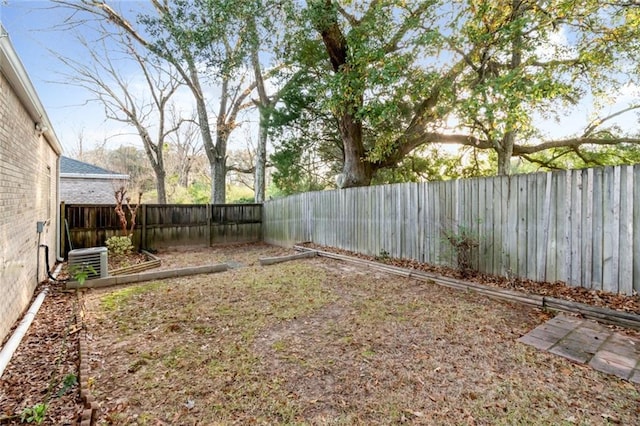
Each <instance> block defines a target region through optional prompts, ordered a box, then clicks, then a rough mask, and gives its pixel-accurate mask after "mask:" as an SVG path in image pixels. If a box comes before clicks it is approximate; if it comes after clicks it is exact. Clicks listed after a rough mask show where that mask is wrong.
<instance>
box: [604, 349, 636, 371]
mask: <svg viewBox="0 0 640 426" xmlns="http://www.w3.org/2000/svg"><path fill="white" fill-rule="evenodd" d="M595 358H601V359H602V360H604V361H606V362H610V363H614V364H620V365H622V366H625V367H628V368H629V369H633V368H634V367H635V366H636V364H637V362H638V360H637V359H636V358H631V357H627V356H624V355H621V354H617V353H614V352H609V351H606V350H601V351H598V352H597V353H596V354H595Z"/></svg>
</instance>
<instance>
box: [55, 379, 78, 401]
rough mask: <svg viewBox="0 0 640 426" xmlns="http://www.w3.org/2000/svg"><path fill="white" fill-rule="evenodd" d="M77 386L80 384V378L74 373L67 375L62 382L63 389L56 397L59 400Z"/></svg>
mask: <svg viewBox="0 0 640 426" xmlns="http://www.w3.org/2000/svg"><path fill="white" fill-rule="evenodd" d="M77 384H78V377H77V376H76V375H75V374H73V373H69V374H67V375H66V376H64V379H63V380H62V388H61V389H60V390H59V391H58V393H57V394H56V396H57V397H58V398H59V397H61V396H62V395H64V394H66V393H67V392H68V391H69V390H70V389H71V388H73V387H74V386H75V385H77Z"/></svg>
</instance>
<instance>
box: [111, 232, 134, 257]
mask: <svg viewBox="0 0 640 426" xmlns="http://www.w3.org/2000/svg"><path fill="white" fill-rule="evenodd" d="M106 245H107V249H108V250H109V254H111V255H115V256H122V255H126V254H131V252H132V251H133V243H132V242H131V237H129V236H127V237H118V236H113V237H110V238H109V239H108V240H107V241H106Z"/></svg>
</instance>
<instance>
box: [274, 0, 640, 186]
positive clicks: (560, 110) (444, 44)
mask: <svg viewBox="0 0 640 426" xmlns="http://www.w3.org/2000/svg"><path fill="white" fill-rule="evenodd" d="M299 7H300V10H298V11H297V12H298V15H297V16H298V17H299V18H298V20H297V21H296V22H297V27H296V28H295V29H293V30H291V31H290V32H289V33H288V47H289V49H288V54H289V56H288V58H289V61H290V63H292V64H294V65H295V66H298V67H299V68H300V69H304V70H306V72H307V73H308V74H309V76H311V78H310V79H309V80H301V81H300V83H301V84H300V85H299V86H298V90H299V92H300V93H304V94H306V95H307V96H306V97H305V98H304V99H302V102H300V99H297V100H288V101H289V102H287V100H286V99H285V100H284V102H282V103H281V104H280V107H281V108H283V109H284V110H285V111H286V113H287V114H288V115H287V116H288V117H290V118H291V120H290V121H289V122H286V123H277V122H275V121H274V122H273V124H274V125H280V126H282V125H284V126H297V125H299V124H300V123H303V122H309V121H313V122H314V124H315V126H316V127H315V128H314V129H313V131H311V132H307V133H308V134H307V135H305V136H304V137H300V135H299V134H295V135H293V136H290V137H289V142H288V143H286V144H285V143H283V142H281V144H282V146H284V147H286V151H287V152H288V155H286V156H285V158H286V159H288V162H276V167H278V168H280V167H285V168H284V169H281V170H280V169H279V173H280V174H281V175H285V174H286V173H287V172H290V171H291V170H292V169H291V168H292V167H296V164H298V166H300V164H299V163H297V162H296V159H297V158H302V157H301V156H296V155H293V154H295V153H296V152H305V153H307V151H308V150H309V149H313V148H314V147H315V149H320V148H321V147H323V146H325V143H324V141H325V140H326V138H323V137H322V136H323V135H324V134H326V130H325V129H331V130H333V131H336V133H337V135H338V145H339V150H338V152H339V154H340V156H339V157H336V158H335V163H333V164H332V167H330V168H328V169H329V170H335V169H336V168H339V169H340V171H341V174H340V175H339V179H338V180H339V182H338V183H339V184H340V186H344V187H348V186H358V185H367V184H369V183H371V182H388V181H397V180H413V179H417V178H425V177H426V178H433V177H439V176H437V173H438V171H443V172H446V173H449V174H450V175H451V176H467V175H471V174H473V175H483V174H487V173H499V174H507V173H510V172H511V171H512V170H511V166H510V164H511V161H510V160H511V158H512V157H514V156H517V157H522V158H524V159H526V160H528V161H531V162H533V164H537V165H538V166H541V167H542V166H546V167H551V168H553V167H557V165H558V163H560V162H562V161H565V160H563V159H559V160H557V161H555V162H550V163H548V164H545V161H546V159H547V158H551V159H553V158H554V156H556V155H558V154H559V153H563V155H564V156H565V159H566V164H567V165H570V164H580V163H582V164H598V163H602V164H609V163H610V162H611V161H613V162H616V161H618V160H620V161H627V160H630V159H632V158H633V155H631V154H630V153H629V151H628V148H625V146H624V145H620V144H621V143H622V144H625V143H626V144H627V145H630V146H634V144H637V143H638V142H640V139H638V138H637V136H635V135H633V134H629V133H628V132H626V133H625V132H624V131H619V130H620V129H615V128H613V127H605V126H606V124H607V123H608V122H613V121H611V120H612V119H613V118H615V117H618V115H619V112H618V111H614V112H613V113H612V114H610V115H608V116H600V117H596V116H595V115H594V119H593V122H592V123H591V125H589V126H588V127H587V128H586V129H584V132H582V133H580V134H576V135H569V136H567V137H565V138H562V139H550V138H549V136H548V135H547V134H546V132H545V131H544V129H541V128H538V127H537V124H538V123H539V121H540V118H545V119H556V120H562V119H563V118H564V116H565V115H566V113H567V112H569V111H571V110H572V108H574V107H575V106H576V105H578V104H579V103H580V102H582V103H585V102H586V103H589V102H592V103H593V104H594V106H593V110H595V111H598V110H599V109H598V108H599V107H601V106H602V105H604V104H605V103H606V100H608V99H611V97H610V96H608V95H609V94H614V93H618V92H619V90H621V88H623V87H624V84H628V83H629V82H633V81H637V77H638V76H639V74H638V60H637V58H635V57H634V56H633V54H630V52H637V51H638V47H639V46H638V40H640V37H638V28H639V27H638V9H639V7H638V6H637V5H634V4H629V3H627V4H623V3H619V2H607V3H603V2H602V1H597V0H589V1H586V2H577V1H575V0H552V1H548V2H536V1H529V0H499V1H489V0H468V1H465V2H456V3H455V4H451V3H449V2H438V1H385V2H378V1H349V2H337V1H330V0H315V1H309V2H307V5H306V6H299ZM634 79H635V80H634ZM639 106H640V105H631V106H629V107H628V108H626V109H625V111H624V112H626V113H628V112H629V111H631V110H633V109H635V108H638V107H639ZM302 110H304V112H301V111H302ZM620 112H622V111H620ZM313 117H315V118H313ZM452 130H453V132H452ZM283 135H284V138H285V139H286V138H287V137H288V136H287V133H286V132H281V134H280V136H279V137H278V139H279V140H280V141H282V140H283ZM311 138H315V139H316V140H315V141H312V140H311ZM296 143H298V144H300V149H299V150H298V151H296V150H295V149H293V148H294V146H295V144H296ZM438 144H460V145H462V146H465V147H468V150H467V151H466V153H464V154H463V156H465V158H466V160H462V161H459V162H460V164H459V165H458V166H454V165H452V167H447V166H443V163H444V164H447V162H448V161H447V160H446V159H445V158H444V157H443V156H438V155H436V154H434V153H438V152H440V151H441V150H439V149H437V146H438ZM425 146H431V147H433V148H429V149H426V148H424V147H425ZM481 151H488V152H489V155H487V154H482V153H481ZM614 151H619V152H620V155H617V154H613V152H614ZM625 151H626V152H625ZM632 151H633V150H632ZM561 157H562V156H561ZM321 158H323V157H321ZM623 159H627V160H623ZM323 160H325V161H330V158H328V157H324V158H323ZM578 160H580V161H578ZM455 161H456V160H455V157H454V158H453V159H450V161H449V162H455ZM429 163H432V164H429ZM336 165H337V167H336ZM440 176H442V175H440Z"/></svg>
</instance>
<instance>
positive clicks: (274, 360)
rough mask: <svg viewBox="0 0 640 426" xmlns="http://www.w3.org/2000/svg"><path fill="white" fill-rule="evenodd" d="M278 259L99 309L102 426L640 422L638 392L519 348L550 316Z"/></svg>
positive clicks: (105, 298) (252, 257) (131, 293)
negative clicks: (276, 261)
mask: <svg viewBox="0 0 640 426" xmlns="http://www.w3.org/2000/svg"><path fill="white" fill-rule="evenodd" d="M263 249H265V250H264V251H262V250H261V249H259V248H257V247H245V248H244V249H240V250H235V249H231V250H230V251H227V249H225V250H222V251H221V252H219V254H216V255H214V254H212V253H209V254H207V255H206V257H207V259H209V258H210V257H209V256H211V257H215V256H218V255H219V256H221V257H223V258H231V259H236V260H238V261H239V262H243V263H245V264H246V265H247V266H246V267H244V268H239V269H235V270H231V271H228V272H226V273H224V274H212V275H199V276H194V277H189V278H179V279H172V280H165V281H161V282H154V283H147V284H144V285H140V286H131V287H123V288H120V289H116V290H106V289H105V290H98V291H91V292H88V293H87V294H86V306H87V310H88V315H87V321H88V330H89V332H90V337H91V339H92V340H91V342H90V349H89V351H90V358H91V367H92V371H91V375H92V376H93V378H94V381H93V383H94V389H93V392H94V395H96V397H97V398H98V400H99V401H100V403H101V405H102V409H103V411H102V417H101V419H100V424H105V425H106V424H114V425H125V424H126V425H129V424H138V425H144V424H150V425H192V424H207V425H215V424H225V425H226V424H251V423H257V424H363V425H364V424H385V425H387V424H399V423H410V424H424V425H434V424H435V425H449V424H470V425H490V424H491V425H493V424H505V425H506V424H568V425H570V424H606V423H607V422H608V421H610V420H612V419H613V420H615V421H616V422H618V423H620V424H634V423H635V422H637V418H638V416H639V415H640V408H639V407H640V393H639V391H640V388H639V387H638V386H636V385H633V384H630V383H628V382H625V381H623V380H620V379H617V378H615V377H611V376H607V375H604V374H602V373H599V372H596V371H594V370H592V369H590V368H588V367H585V366H582V365H577V364H573V363H571V362H569V361H568V360H566V359H563V358H560V357H557V356H553V355H550V354H547V353H542V352H538V351H536V350H535V349H533V348H531V347H529V346H526V345H523V344H520V343H517V342H516V340H517V339H518V338H519V337H520V336H522V335H523V334H525V333H526V332H528V331H529V330H531V329H532V328H534V327H535V326H537V325H538V324H539V323H541V322H542V321H544V320H545V319H546V318H548V314H547V313H545V312H541V311H538V310H536V309H532V308H529V307H523V306H522V305H517V304H512V303H506V302H497V301H495V300H491V299H488V298H485V297H482V296H479V295H476V294H473V293H464V292H459V291H455V290H451V289H447V288H442V287H439V286H436V285H432V284H429V283H425V282H420V281H417V280H412V279H405V278H398V277H393V276H389V275H387V274H384V273H378V272H372V271H370V270H368V269H364V268H360V267H357V266H353V265H348V264H344V263H341V262H336V261H332V260H329V259H324V258H315V259H305V260H298V261H295V262H289V263H284V264H278V265H273V266H268V267H261V266H259V265H258V264H257V263H256V261H257V258H258V257H261V256H270V255H273V254H274V253H276V252H278V253H281V254H288V253H290V252H287V251H286V250H284V249H279V248H270V247H269V246H264V247H263ZM245 255H246V257H243V256H245ZM215 260H216V261H219V260H218V259H217V258H216V259H215ZM222 261H224V259H222Z"/></svg>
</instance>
